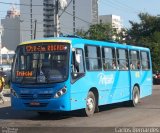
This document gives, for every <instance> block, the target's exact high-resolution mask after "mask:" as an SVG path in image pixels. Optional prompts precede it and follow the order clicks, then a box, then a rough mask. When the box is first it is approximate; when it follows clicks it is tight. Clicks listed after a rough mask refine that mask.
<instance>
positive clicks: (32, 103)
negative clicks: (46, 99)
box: [30, 102, 40, 106]
mask: <svg viewBox="0 0 160 133" xmlns="http://www.w3.org/2000/svg"><path fill="white" fill-rule="evenodd" d="M30 105H31V106H39V105H40V103H39V102H30Z"/></svg>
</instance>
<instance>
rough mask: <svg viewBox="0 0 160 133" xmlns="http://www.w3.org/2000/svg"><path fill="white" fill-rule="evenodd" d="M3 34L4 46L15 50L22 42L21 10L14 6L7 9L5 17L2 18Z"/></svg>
mask: <svg viewBox="0 0 160 133" xmlns="http://www.w3.org/2000/svg"><path fill="white" fill-rule="evenodd" d="M1 25H2V26H3V35H2V37H1V39H2V40H1V41H2V46H5V47H6V48H7V49H10V50H15V48H16V46H17V45H18V44H19V43H20V12H19V10H17V9H16V8H15V7H14V6H12V7H11V9H10V10H8V11H7V15H6V17H5V19H2V20H1Z"/></svg>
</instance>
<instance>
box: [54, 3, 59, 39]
mask: <svg viewBox="0 0 160 133" xmlns="http://www.w3.org/2000/svg"><path fill="white" fill-rule="evenodd" d="M58 11H59V1H58V0H56V1H55V14H54V18H55V23H54V26H55V32H54V36H55V37H59V27H60V26H59V15H58Z"/></svg>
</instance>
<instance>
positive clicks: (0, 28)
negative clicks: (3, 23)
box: [0, 28, 43, 32]
mask: <svg viewBox="0 0 160 133" xmlns="http://www.w3.org/2000/svg"><path fill="white" fill-rule="evenodd" d="M0 29H1V30H3V29H6V30H14V31H31V30H27V29H12V28H0ZM37 32H43V31H37Z"/></svg>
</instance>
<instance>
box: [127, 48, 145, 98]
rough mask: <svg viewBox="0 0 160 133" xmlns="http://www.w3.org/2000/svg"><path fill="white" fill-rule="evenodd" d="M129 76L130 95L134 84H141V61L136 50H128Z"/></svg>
mask: <svg viewBox="0 0 160 133" xmlns="http://www.w3.org/2000/svg"><path fill="white" fill-rule="evenodd" d="M129 56H130V62H129V63H130V64H129V65H130V76H131V79H130V81H131V91H130V94H131V95H130V96H132V90H133V87H134V85H136V84H138V85H139V86H140V85H141V80H142V71H141V62H140V52H139V51H138V50H130V52H129Z"/></svg>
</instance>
